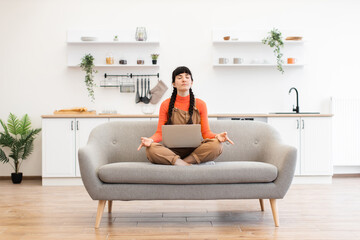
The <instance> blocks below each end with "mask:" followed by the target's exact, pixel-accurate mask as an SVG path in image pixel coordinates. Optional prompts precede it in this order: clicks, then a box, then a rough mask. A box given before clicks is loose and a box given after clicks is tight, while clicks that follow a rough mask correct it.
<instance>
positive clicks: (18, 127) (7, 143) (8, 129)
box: [0, 113, 41, 173]
mask: <svg viewBox="0 0 360 240" xmlns="http://www.w3.org/2000/svg"><path fill="white" fill-rule="evenodd" d="M0 123H1V125H2V127H3V129H4V132H0V147H1V148H0V161H1V162H3V163H9V164H10V165H11V166H12V167H13V168H14V170H15V173H18V172H19V170H20V166H21V164H22V161H23V160H25V159H27V158H28V157H29V156H30V154H31V153H32V152H33V150H34V140H35V136H36V135H37V134H38V133H39V132H40V131H41V128H37V129H31V121H30V118H29V116H28V115H27V114H25V115H24V116H23V117H22V118H21V119H18V118H17V117H16V116H15V115H14V114H12V113H10V115H9V118H8V121H7V125H6V124H5V123H4V122H3V121H2V120H1V119H0ZM3 149H9V150H10V153H9V155H8V156H7V155H6V153H5V151H4V150H3ZM10 159H12V162H10Z"/></svg>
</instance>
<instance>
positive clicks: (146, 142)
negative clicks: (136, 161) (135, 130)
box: [137, 137, 154, 151]
mask: <svg viewBox="0 0 360 240" xmlns="http://www.w3.org/2000/svg"><path fill="white" fill-rule="evenodd" d="M153 142H154V140H153V139H152V138H147V137H141V144H140V146H139V147H138V149H137V150H138V151H139V150H140V149H141V148H142V147H150V145H151V144H152V143H153Z"/></svg>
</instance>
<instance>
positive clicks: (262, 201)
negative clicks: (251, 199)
mask: <svg viewBox="0 0 360 240" xmlns="http://www.w3.org/2000/svg"><path fill="white" fill-rule="evenodd" d="M259 202H260V208H261V211H262V212H263V211H264V210H265V208H264V199H259Z"/></svg>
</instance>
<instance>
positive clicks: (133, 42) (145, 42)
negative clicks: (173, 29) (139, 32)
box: [67, 41, 160, 45]
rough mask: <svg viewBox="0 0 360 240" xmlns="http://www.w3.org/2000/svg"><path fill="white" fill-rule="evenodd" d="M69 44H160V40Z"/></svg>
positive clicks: (70, 42)
mask: <svg viewBox="0 0 360 240" xmlns="http://www.w3.org/2000/svg"><path fill="white" fill-rule="evenodd" d="M67 43H68V44H139V45H142V44H160V42H158V41H69V42H67Z"/></svg>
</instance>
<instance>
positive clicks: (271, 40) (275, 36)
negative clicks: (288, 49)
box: [262, 28, 284, 73]
mask: <svg viewBox="0 0 360 240" xmlns="http://www.w3.org/2000/svg"><path fill="white" fill-rule="evenodd" d="M262 43H263V44H267V45H269V46H270V47H271V48H274V51H273V52H274V54H275V56H276V62H277V69H278V70H279V71H280V72H281V73H284V69H283V67H282V65H283V64H284V60H283V59H282V56H283V54H282V53H281V48H282V47H283V46H284V42H283V41H282V36H281V32H280V31H279V30H278V29H276V28H274V29H273V30H271V31H270V32H269V35H268V36H267V37H266V38H264V39H263V40H262Z"/></svg>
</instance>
